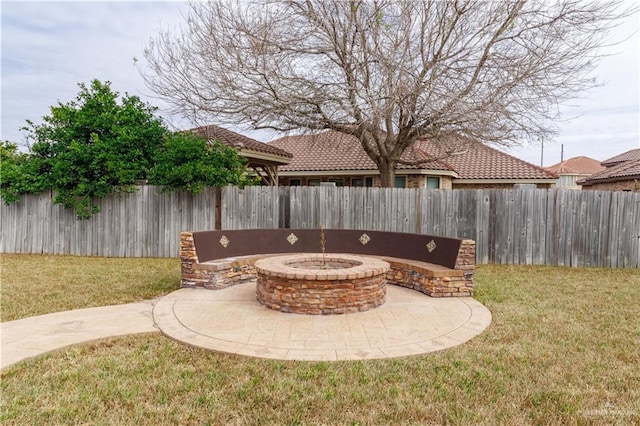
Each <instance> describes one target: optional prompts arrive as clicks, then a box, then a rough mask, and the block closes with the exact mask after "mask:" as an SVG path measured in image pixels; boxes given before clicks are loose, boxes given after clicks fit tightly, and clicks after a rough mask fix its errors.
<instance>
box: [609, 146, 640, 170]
mask: <svg viewBox="0 0 640 426" xmlns="http://www.w3.org/2000/svg"><path fill="white" fill-rule="evenodd" d="M638 158H640V148H636V149H632V150H629V151H627V152H623V153H622V154H620V155H616V156H615V157H611V158H609V159H606V160H604V161H603V162H602V163H601V164H602V165H603V166H605V167H611V166H615V165H616V164H620V163H622V162H623V161H629V160H637V159H638Z"/></svg>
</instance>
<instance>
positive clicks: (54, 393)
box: [0, 256, 640, 425]
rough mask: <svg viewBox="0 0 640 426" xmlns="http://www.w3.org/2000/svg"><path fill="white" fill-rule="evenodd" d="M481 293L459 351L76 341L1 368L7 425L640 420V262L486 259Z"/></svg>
mask: <svg viewBox="0 0 640 426" xmlns="http://www.w3.org/2000/svg"><path fill="white" fill-rule="evenodd" d="M19 257H20V256H19ZM19 257H18V259H16V260H15V261H16V262H18V263H19V262H20V259H19ZM27 260H28V258H27ZM65 260H66V258H65ZM89 260H91V261H93V259H89ZM127 262H132V264H134V263H135V261H134V260H133V259H128V260H127V261H124V263H123V264H122V265H126V264H127ZM150 262H151V263H150V265H152V264H154V262H158V264H159V265H162V262H163V261H161V260H153V261H150ZM159 268H160V269H161V267H159ZM85 270H86V269H85ZM80 271H82V270H80ZM3 273H4V272H3ZM97 282H99V281H97ZM4 285H5V283H4V281H3V287H4ZM476 289H477V292H476V298H477V299H479V300H480V301H481V302H482V303H484V304H485V305H486V306H487V307H488V308H489V309H490V310H491V311H492V313H493V322H492V324H491V326H490V327H489V328H488V329H487V331H485V332H484V333H483V334H481V335H480V336H478V337H476V338H474V339H472V340H471V341H469V342H467V343H465V344H463V345H461V346H458V347H455V348H452V349H448V350H445V351H441V352H436V353H431V354H427V355H423V356H414V357H406V358H398V359H388V360H375V361H358V362H336V363H327V362H286V361H271V360H262V359H252V358H245V357H240V356H235V355H227V354H217V353H211V352H207V351H204V350H200V349H194V348H189V347H186V346H183V345H181V344H178V343H175V342H173V341H171V340H169V339H166V338H164V337H162V336H161V335H159V334H147V335H140V336H127V337H122V338H114V339H109V340H104V341H101V342H97V343H92V344H86V345H81V346H76V347H72V348H70V349H67V350H64V351H60V352H56V353H52V354H48V355H44V356H41V357H38V358H36V359H33V360H28V361H25V362H22V363H20V364H18V365H15V366H13V367H10V368H8V369H6V370H4V371H3V372H2V377H1V378H2V385H1V386H2V392H3V396H2V403H1V404H2V405H1V409H2V411H1V414H0V421H1V422H2V423H3V424H67V423H91V424H135V423H144V424H234V423H235V424H256V425H258V424H319V423H322V424H340V425H343V424H353V425H357V424H363V425H364V424H464V425H466V424H486V425H495V424H504V425H524V424H541V425H543V424H553V425H556V424H569V425H570V424H593V425H601V424H638V423H639V422H640V408H639V407H640V368H638V365H640V308H639V302H638V301H639V300H640V274H639V273H638V271H637V270H610V269H569V268H556V267H510V266H482V267H479V268H478V271H477V275H476ZM3 291H4V290H3ZM141 297H142V296H141ZM144 297H147V296H146V295H145V296H144ZM3 309H4V304H3Z"/></svg>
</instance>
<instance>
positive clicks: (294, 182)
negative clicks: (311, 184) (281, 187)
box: [289, 179, 300, 186]
mask: <svg viewBox="0 0 640 426" xmlns="http://www.w3.org/2000/svg"><path fill="white" fill-rule="evenodd" d="M289 186H300V179H289Z"/></svg>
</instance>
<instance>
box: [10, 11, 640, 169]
mask: <svg viewBox="0 0 640 426" xmlns="http://www.w3.org/2000/svg"><path fill="white" fill-rule="evenodd" d="M629 4H631V5H633V1H631V0H629ZM0 7H1V9H0V10H1V14H2V109H1V114H0V115H1V116H2V126H1V127H0V138H1V139H2V140H4V139H10V140H13V141H16V142H20V141H21V140H22V138H23V135H22V134H21V133H20V132H19V131H18V129H19V128H20V127H21V126H23V125H24V124H25V120H26V119H31V120H33V121H35V122H39V121H40V120H41V117H42V116H44V115H47V114H48V113H49V107H50V106H52V105H55V104H56V103H57V102H58V101H61V102H68V101H70V100H72V99H74V98H75V96H76V95H77V93H78V87H77V83H80V82H83V83H88V82H90V81H91V80H92V79H94V78H97V79H99V80H101V81H111V82H112V88H113V89H114V90H116V91H118V92H120V93H121V94H124V92H128V93H130V94H133V95H138V96H140V97H141V98H142V99H143V100H145V101H148V102H150V103H152V104H154V105H157V106H159V107H161V109H162V108H163V107H164V104H163V103H162V102H161V101H159V100H158V99H156V98H154V96H153V93H151V92H150V91H149V90H148V89H147V88H146V87H145V84H144V81H143V79H142V77H141V76H140V75H139V72H138V69H137V68H136V67H135V66H134V64H133V58H134V57H135V58H137V59H139V60H141V64H142V63H143V62H144V61H143V48H144V46H145V45H146V44H147V43H148V41H149V40H150V38H152V37H154V36H156V35H157V34H158V30H159V29H160V28H161V27H162V28H166V27H175V26H177V25H180V24H181V23H183V20H184V18H183V16H182V13H184V12H186V10H187V9H188V7H187V5H186V4H185V3H183V2H164V1H147V2H145V1H134V2H120V1H111V2H93V1H84V2H37V3H36V2H11V1H9V2H6V1H3V2H2V3H1V4H0ZM639 27H640V14H636V15H635V16H633V17H630V18H628V19H626V20H625V22H624V23H623V25H621V26H620V27H619V28H616V29H615V30H614V31H613V32H612V35H611V39H612V40H613V41H620V40H624V39H626V40H625V41H624V42H622V43H620V44H617V45H614V46H612V47H610V48H608V49H605V50H604V51H603V53H605V54H607V55H609V56H605V57H604V58H602V60H601V61H600V64H599V65H598V67H597V68H596V70H595V71H594V74H593V76H594V77H595V78H596V79H597V81H598V82H602V83H606V84H604V85H603V86H601V87H597V88H594V89H592V90H591V91H589V92H587V93H584V94H581V97H580V98H579V99H576V100H573V101H570V102H567V104H566V105H564V106H563V107H562V110H561V112H562V116H563V117H564V118H572V119H571V120H569V121H566V122H559V124H558V125H559V129H560V133H559V135H558V137H557V138H555V139H554V140H550V141H545V153H546V154H545V159H546V160H545V165H549V164H552V163H555V162H557V161H559V159H560V154H559V153H560V146H561V144H564V150H565V158H568V157H567V155H569V156H577V155H587V156H591V157H594V158H597V159H600V160H602V159H606V158H608V157H612V156H613V155H616V154H619V153H621V152H624V151H626V150H629V149H632V148H637V147H638V146H640V142H639V140H640V136H639V134H640V129H639V128H638V127H639V126H640V114H639V111H638V103H639V99H640V93H639V89H638V81H639V79H640V59H639V56H638V55H639V53H638V52H640V43H639V39H640V36H639V34H638V28H639ZM163 115H164V116H165V119H166V120H167V121H169V122H174V123H175V125H176V126H177V127H185V126H188V124H184V122H183V121H182V120H180V119H177V118H176V119H172V118H171V117H169V116H168V115H167V114H163ZM244 133H245V134H247V135H249V136H251V137H255V138H257V139H260V140H268V139H271V138H273V137H277V136H278V135H277V134H274V133H273V132H244ZM509 152H510V153H512V154H514V155H516V156H518V157H520V158H523V159H524V160H526V161H529V162H532V163H534V164H539V162H540V146H539V145H538V144H535V143H534V144H525V145H523V146H521V147H518V148H514V149H510V150H509Z"/></svg>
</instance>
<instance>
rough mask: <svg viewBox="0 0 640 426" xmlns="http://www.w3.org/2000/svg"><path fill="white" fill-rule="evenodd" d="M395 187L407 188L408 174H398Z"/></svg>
mask: <svg viewBox="0 0 640 426" xmlns="http://www.w3.org/2000/svg"><path fill="white" fill-rule="evenodd" d="M395 187H396V188H406V187H407V177H406V176H396V182H395Z"/></svg>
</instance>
